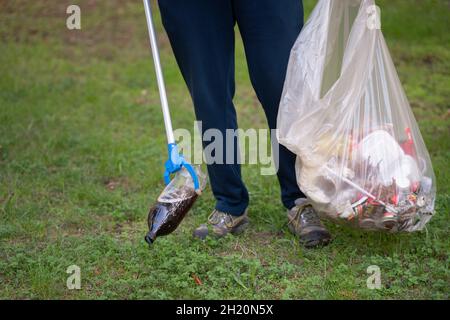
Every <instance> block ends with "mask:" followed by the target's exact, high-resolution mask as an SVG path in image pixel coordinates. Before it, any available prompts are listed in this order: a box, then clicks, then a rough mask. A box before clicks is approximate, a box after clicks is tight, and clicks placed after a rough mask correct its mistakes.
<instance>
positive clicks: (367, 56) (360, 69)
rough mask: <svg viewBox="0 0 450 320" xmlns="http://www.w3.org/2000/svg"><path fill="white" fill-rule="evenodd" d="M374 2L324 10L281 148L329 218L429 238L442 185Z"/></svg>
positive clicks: (295, 60) (285, 119) (296, 63)
mask: <svg viewBox="0 0 450 320" xmlns="http://www.w3.org/2000/svg"><path fill="white" fill-rule="evenodd" d="M375 8H376V7H375V3H374V1H373V0H321V1H319V2H318V4H317V6H316V8H315V9H314V11H313V13H312V14H311V17H310V19H309V21H308V22H307V23H306V24H305V27H304V29H303V31H302V32H301V34H300V36H299V38H298V39H297V41H296V43H295V45H294V47H293V49H292V51H291V56H290V60H289V66H288V71H287V76H286V81H285V85H284V90H283V94H282V98H281V103H280V109H279V114H278V129H279V130H278V139H279V141H280V143H281V144H283V145H284V146H286V147H287V148H288V149H290V150H291V151H292V152H294V153H295V154H296V155H297V163H296V175H297V182H298V184H299V187H300V188H301V190H302V191H303V192H304V193H305V194H306V195H307V196H308V198H309V200H310V201H311V203H312V204H313V206H314V207H315V208H316V210H317V211H318V212H320V213H321V214H322V215H324V216H326V217H329V218H332V219H334V220H336V221H343V222H347V223H350V224H351V225H353V226H356V227H359V228H362V229H370V230H385V231H390V232H399V231H408V232H411V231H416V230H421V229H422V228H423V227H424V226H425V224H426V223H427V222H428V221H429V220H430V218H431V217H432V215H433V214H434V202H435V197H436V183H435V181H436V179H435V176H434V173H433V168H432V165H431V160H430V157H429V154H428V152H427V149H426V147H425V144H424V142H423V139H422V136H421V134H420V131H419V128H418V126H417V123H416V121H415V118H414V115H413V113H412V111H411V107H410V105H409V103H408V100H407V98H406V95H405V93H404V91H403V89H402V86H401V83H400V80H399V78H398V76H397V72H396V70H395V67H394V64H393V62H392V59H391V56H390V54H389V50H388V48H387V46H386V43H385V40H384V37H383V34H382V32H381V30H380V28H378V27H377V23H373V19H377V17H376V16H375V17H374V16H373V15H374V14H376V12H377V11H376V9H375Z"/></svg>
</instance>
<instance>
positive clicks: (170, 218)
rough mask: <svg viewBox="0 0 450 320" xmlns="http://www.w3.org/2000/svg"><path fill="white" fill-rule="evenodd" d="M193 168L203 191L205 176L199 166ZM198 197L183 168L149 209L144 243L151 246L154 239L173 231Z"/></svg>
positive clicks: (188, 175)
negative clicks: (147, 229)
mask: <svg viewBox="0 0 450 320" xmlns="http://www.w3.org/2000/svg"><path fill="white" fill-rule="evenodd" d="M194 168H195V172H196V173H197V177H198V180H199V183H200V190H204V189H205V186H206V176H205V175H204V174H203V173H202V172H201V170H200V167H199V166H195V167H194ZM198 195H199V194H198V193H197V192H196V191H195V187H194V182H193V180H192V177H191V175H190V174H189V172H188V171H187V170H186V169H185V168H184V167H183V168H182V169H181V170H180V171H178V172H177V173H176V174H175V177H174V178H173V179H172V180H171V181H170V183H169V184H168V185H167V186H166V187H165V188H164V190H163V192H161V194H160V195H159V197H158V200H157V202H156V204H155V205H154V206H153V207H151V208H150V211H149V213H148V218H147V222H148V228H149V232H148V233H147V235H146V236H145V241H147V243H149V244H151V243H153V242H154V241H155V239H156V237H160V236H165V235H168V234H170V233H172V232H173V231H175V229H176V228H177V227H178V225H179V224H180V223H181V221H182V220H183V219H184V217H185V216H186V214H187V212H188V211H189V210H190V209H191V207H192V205H193V204H194V202H195V200H197V197H198Z"/></svg>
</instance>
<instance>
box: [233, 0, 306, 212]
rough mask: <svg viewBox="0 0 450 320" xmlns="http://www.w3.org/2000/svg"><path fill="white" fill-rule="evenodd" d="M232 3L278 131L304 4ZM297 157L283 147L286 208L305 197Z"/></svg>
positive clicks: (253, 74) (291, 0) (257, 85)
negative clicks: (299, 181) (286, 83)
mask: <svg viewBox="0 0 450 320" xmlns="http://www.w3.org/2000/svg"><path fill="white" fill-rule="evenodd" d="M233 3H234V6H235V14H236V20H237V23H238V26H239V30H240V31H241V34H242V38H243V41H244V46H245V53H246V56H247V63H248V67H249V72H250V79H251V82H252V84H253V87H254V89H255V92H256V95H257V96H258V99H259V101H260V102H261V104H262V106H263V108H264V112H265V114H266V117H267V121H268V123H269V127H270V128H271V129H275V128H276V126H277V115H278V107H279V103H280V98H281V94H282V91H283V85H284V78H285V76H286V69H287V65H288V60H289V54H290V51H291V48H292V46H293V44H294V42H295V40H296V39H297V37H298V35H299V33H300V31H301V28H302V26H303V5H302V1H301V0H285V1H273V0H234V2H233ZM272 143H278V142H277V141H272ZM295 158H296V156H295V154H293V153H292V152H290V151H289V150H288V149H286V148H285V147H284V146H281V145H280V148H279V163H278V164H277V165H278V180H279V182H280V186H281V198H282V202H283V204H284V206H285V207H286V208H287V209H291V208H293V207H294V206H295V200H297V199H298V198H304V197H305V195H304V194H303V193H302V192H301V191H300V189H299V187H298V185H297V181H296V177H295ZM275 160H277V159H275Z"/></svg>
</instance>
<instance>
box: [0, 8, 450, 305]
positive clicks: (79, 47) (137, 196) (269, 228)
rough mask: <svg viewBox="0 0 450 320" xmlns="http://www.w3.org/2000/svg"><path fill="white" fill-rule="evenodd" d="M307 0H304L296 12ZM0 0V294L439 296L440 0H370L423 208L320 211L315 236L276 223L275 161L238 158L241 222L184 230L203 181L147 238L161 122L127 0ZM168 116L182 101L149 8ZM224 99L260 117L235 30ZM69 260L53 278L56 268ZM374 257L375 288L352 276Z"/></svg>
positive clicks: (252, 123)
mask: <svg viewBox="0 0 450 320" xmlns="http://www.w3.org/2000/svg"><path fill="white" fill-rule="evenodd" d="M315 2H316V1H313V0H307V1H305V8H306V11H307V13H308V14H309V12H310V11H311V9H312V7H313V6H314V4H315ZM72 3H73V2H72V1H67V0H63V1H48V0H44V1H43V0H41V1H25V0H17V1H12V0H1V1H0V298H3V299H28V298H32V299H54V298H56V299H85V298H88V299H177V298H189V299H222V298H223V299H257V298H260V299H307V298H313V299H422V298H423V299H448V295H449V292H450V287H449V283H450V272H449V262H450V260H449V248H450V243H449V238H448V236H449V233H448V223H449V210H450V190H449V183H450V172H449V169H448V164H449V159H450V142H449V140H450V139H449V133H450V132H449V129H450V126H449V125H450V122H449V121H450V120H449V119H450V104H449V101H450V48H449V43H450V33H449V30H450V1H448V0H383V1H377V3H378V4H379V5H380V7H381V14H382V28H383V32H384V34H385V37H386V39H387V42H388V45H389V47H390V50H391V53H392V55H393V58H394V60H395V64H396V66H397V68H398V73H399V76H400V79H401V80H402V82H403V84H404V88H405V91H406V93H407V95H408V98H409V99H410V102H411V105H412V107H413V111H414V113H415V115H416V118H417V120H418V122H419V125H420V128H421V130H422V134H423V137H424V140H425V142H426V144H427V146H428V150H429V152H430V154H431V157H432V160H433V165H434V170H435V173H436V176H437V184H438V197H437V201H436V208H437V209H436V211H437V212H436V216H435V217H434V218H433V219H432V221H431V222H430V223H429V225H428V226H427V229H426V230H424V231H422V232H418V233H414V234H400V235H387V234H380V233H364V232H360V231H358V230H353V229H349V228H346V227H342V226H335V225H334V224H332V223H327V226H328V227H329V228H330V230H331V231H332V233H333V236H334V241H333V242H332V244H331V245H329V246H327V247H325V248H322V249H318V250H305V249H303V248H302V247H301V246H300V245H299V243H298V241H297V240H296V238H295V237H294V236H292V235H290V234H289V232H288V229H287V226H286V217H285V215H284V214H285V211H284V209H283V207H282V205H281V203H280V200H279V187H278V184H277V182H276V177H275V176H260V175H259V168H258V166H255V165H248V166H245V167H244V168H243V175H244V179H245V181H246V183H247V186H248V188H249V191H250V195H251V205H250V208H249V212H250V217H251V223H252V225H251V228H250V229H249V230H248V231H246V232H245V233H244V234H243V235H241V236H239V237H233V236H229V237H226V238H225V239H221V240H214V239H208V240H206V241H204V242H202V241H197V240H195V239H193V238H192V235H191V233H192V230H193V228H195V226H197V225H198V224H200V223H202V222H204V221H205V219H206V218H207V217H208V215H209V213H210V211H211V209H212V207H213V204H214V201H213V198H212V194H211V191H210V189H209V188H208V189H207V190H206V192H205V193H204V195H203V196H202V197H201V198H200V200H198V201H197V203H196V204H195V206H194V208H193V210H192V211H191V212H190V213H189V215H188V217H187V218H186V219H185V220H184V221H183V223H182V224H181V226H180V228H178V229H177V230H176V232H175V233H173V234H172V235H170V236H167V237H164V238H160V239H158V240H157V242H156V243H155V244H154V246H153V247H152V248H149V247H148V246H147V245H146V244H145V242H144V240H143V237H144V235H145V232H146V230H147V226H146V216H147V210H148V207H149V206H150V204H151V203H152V202H153V201H154V199H155V198H156V197H157V196H158V194H159V192H160V191H161V189H162V188H163V181H162V172H163V165H162V164H163V161H164V160H165V157H166V155H165V152H166V151H165V148H166V147H165V135H164V127H163V121H162V115H161V112H160V106H159V97H158V93H157V88H156V82H155V77H154V70H153V65H152V61H151V56H150V51H149V47H148V36H147V33H146V32H147V30H146V26H145V18H144V14H143V7H142V4H141V2H140V1H119V0H108V1H106V0H103V1H99V0H98V1H96V0H79V1H77V3H78V4H79V5H80V7H81V14H82V29H81V30H74V31H69V30H67V29H66V26H65V23H66V17H67V15H66V8H67V6H68V5H70V4H72ZM157 28H158V30H159V31H160V43H161V50H162V57H161V58H162V63H163V65H164V68H165V77H166V83H167V89H168V93H169V101H170V104H171V107H172V110H173V111H172V113H173V116H174V119H173V121H174V127H175V128H189V129H191V130H192V128H193V120H194V114H193V111H192V104H191V100H190V97H189V94H188V91H187V89H186V87H185V85H184V82H183V81H182V78H181V75H180V72H179V71H178V68H177V65H176V62H175V60H174V57H173V55H172V52H171V49H170V46H169V43H168V40H167V38H166V36H165V35H164V34H163V32H162V28H161V25H160V19H159V15H158V18H157ZM236 59H237V61H236V83H237V92H236V98H235V102H236V106H237V109H238V118H239V123H240V125H241V127H242V128H243V129H246V128H250V127H252V128H254V127H256V128H264V127H265V120H264V115H263V112H262V109H261V107H260V105H259V103H258V101H257V99H256V97H255V94H254V92H253V90H252V88H251V85H250V81H249V78H248V74H247V67H246V64H245V57H244V53H243V48H242V44H241V41H240V39H239V38H238V41H237V52H236ZM70 265H77V266H79V267H80V268H81V289H80V290H69V289H68V288H67V286H66V279H67V277H68V276H69V275H68V274H67V273H66V269H67V268H68V267H69V266H70ZM371 265H377V266H379V268H380V271H381V281H382V288H381V289H379V290H369V289H368V288H367V286H366V280H367V278H368V276H369V275H368V274H367V272H366V270H367V268H368V267H369V266H371Z"/></svg>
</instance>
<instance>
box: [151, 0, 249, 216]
mask: <svg viewBox="0 0 450 320" xmlns="http://www.w3.org/2000/svg"><path fill="white" fill-rule="evenodd" d="M159 6H160V10H161V17H162V21H163V24H164V28H165V29H166V31H167V34H168V36H169V40H170V43H171V46H172V49H173V52H174V54H175V57H176V60H177V62H178V65H179V67H180V70H181V73H182V74H183V77H184V79H185V81H186V84H187V86H188V88H189V92H190V94H191V96H192V100H193V103H194V107H195V113H196V117H197V119H198V120H199V121H202V131H203V132H205V131H206V130H208V129H218V130H220V131H221V132H222V134H223V137H224V139H223V140H224V149H223V150H224V152H223V159H222V160H223V164H209V165H208V173H209V178H210V183H211V188H212V191H213V194H214V196H215V198H216V200H217V204H216V209H217V210H219V211H222V212H226V213H229V214H232V215H235V216H239V215H241V214H243V213H244V211H245V209H246V208H247V206H248V201H249V199H248V193H247V189H246V188H245V186H244V184H243V182H242V179H241V171H240V166H239V164H238V163H237V161H236V159H237V155H238V152H237V150H238V145H237V141H236V140H237V139H236V140H235V141H234V142H235V143H234V155H235V158H234V160H235V161H234V164H225V160H226V152H225V151H226V150H227V147H228V146H227V144H226V141H225V130H226V129H236V128H237V120H236V111H235V108H234V105H233V101H232V100H233V96H234V91H235V84H234V25H235V18H234V14H233V6H232V0H159ZM203 132H202V134H203ZM210 143H211V142H210ZM207 145H208V143H204V145H203V146H204V147H206V146H207Z"/></svg>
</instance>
